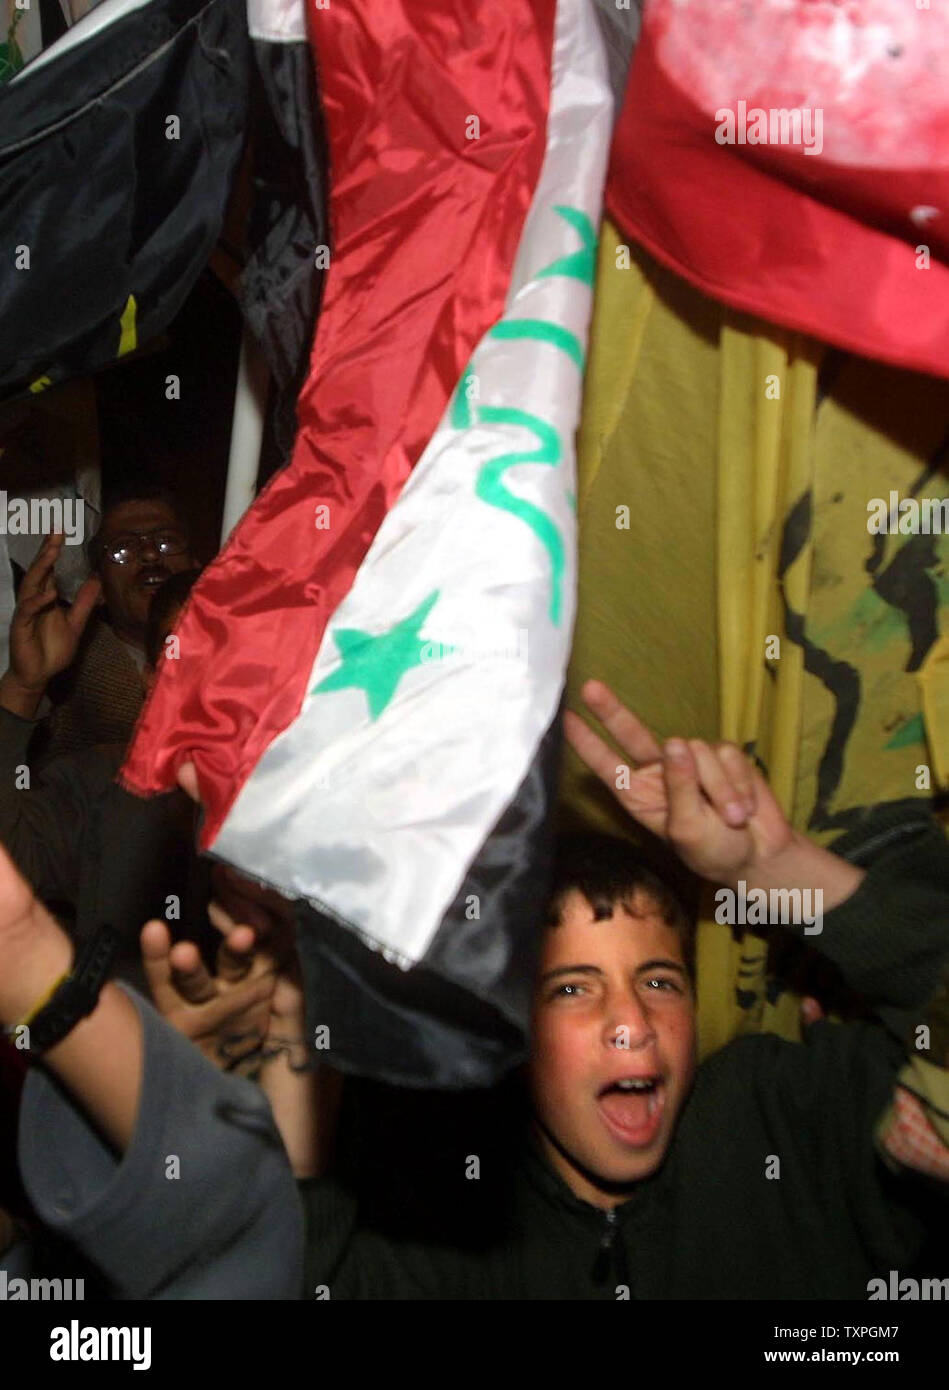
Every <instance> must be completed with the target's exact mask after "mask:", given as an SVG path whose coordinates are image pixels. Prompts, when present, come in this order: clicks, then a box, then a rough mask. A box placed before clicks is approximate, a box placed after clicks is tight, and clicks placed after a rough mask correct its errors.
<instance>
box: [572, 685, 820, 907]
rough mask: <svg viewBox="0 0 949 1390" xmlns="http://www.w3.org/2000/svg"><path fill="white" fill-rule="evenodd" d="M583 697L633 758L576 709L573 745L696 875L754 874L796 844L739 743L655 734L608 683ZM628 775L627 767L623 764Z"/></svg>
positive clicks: (728, 877) (729, 877) (722, 879)
mask: <svg viewBox="0 0 949 1390" xmlns="http://www.w3.org/2000/svg"><path fill="white" fill-rule="evenodd" d="M581 695H582V697H583V701H584V703H585V704H586V706H587V708H588V709H589V710H590V711H591V713H593V714H594V715H596V717H597V718H598V719H599V720H600V722H601V723H602V724H603V725H604V727H605V728H606V729H607V731H608V733H609V734H610V735H611V736H612V737H613V738H614V739H615V740H616V742H617V743H618V744H619V746H620V748H621V749H622V750H623V752H624V753H625V754H627V755H628V763H627V762H624V761H623V760H622V759H620V758H618V757H617V755H616V753H615V751H614V750H613V749H612V748H611V747H610V746H609V744H607V743H606V742H605V741H604V740H603V739H602V738H600V736H599V735H598V734H596V733H594V731H593V730H592V729H591V728H590V726H589V725H588V724H586V723H585V722H584V720H582V719H581V718H580V717H579V716H578V715H576V714H573V713H572V712H570V711H568V712H567V714H566V715H565V717H564V726H565V731H566V735H567V739H568V742H569V743H570V745H571V747H572V748H573V749H574V750H575V752H576V753H577V754H578V756H579V757H580V758H582V759H583V761H584V762H585V763H586V764H587V766H588V767H589V768H590V769H591V770H592V771H593V772H595V773H596V774H597V776H598V777H599V778H600V780H601V781H602V782H603V783H604V785H605V786H607V787H609V789H610V791H611V792H612V793H613V795H614V796H615V797H616V799H617V800H618V801H619V803H620V805H621V806H622V807H623V808H624V810H626V811H627V812H628V813H629V814H630V815H631V816H632V817H633V819H634V820H636V821H638V822H639V824H640V825H642V826H645V828H646V829H647V830H650V831H651V832H652V833H653V834H654V835H657V836H659V837H660V838H661V839H663V840H665V841H666V842H667V843H669V844H670V845H671V846H672V847H673V849H675V851H676V853H677V854H678V855H679V857H680V858H681V859H682V860H683V862H684V863H685V864H687V865H688V867H689V868H690V869H692V870H693V871H694V872H695V873H697V874H700V875H701V876H702V877H703V878H707V879H710V880H712V881H713V882H715V883H726V884H727V883H731V882H733V881H737V879H738V878H741V877H743V876H744V877H747V876H751V875H752V874H753V873H754V870H755V866H756V865H759V864H761V865H763V864H765V863H770V862H772V861H773V860H774V858H775V856H777V855H778V854H780V853H781V852H782V851H784V850H785V849H787V848H789V847H790V846H791V844H792V843H793V841H794V838H795V837H794V831H793V830H792V828H791V826H790V824H789V823H788V820H787V818H786V816H785V815H784V812H783V811H782V810H781V807H780V806H779V804H778V802H777V800H776V799H775V797H774V795H773V793H772V792H771V789H770V788H769V786H768V784H767V782H766V781H765V780H764V778H763V777H762V776H761V773H760V772H759V771H758V769H757V768H756V767H755V766H754V764H753V763H752V762H751V760H750V759H749V758H747V757H746V756H745V754H744V753H743V752H742V751H741V749H740V748H738V747H736V746H735V745H734V744H731V743H719V744H715V745H711V744H708V743H704V742H703V741H702V740H701V739H690V740H685V739H681V738H674V739H668V740H667V741H666V743H665V744H664V745H662V746H660V744H659V742H658V740H657V739H656V737H655V735H654V734H653V733H652V732H651V731H650V730H649V729H648V728H647V727H646V726H645V724H643V723H642V722H641V720H639V719H638V718H637V717H636V715H635V714H633V712H632V710H630V709H627V707H626V706H625V705H623V704H622V703H621V702H620V700H619V699H618V698H617V697H616V695H614V693H613V691H612V690H610V688H609V687H608V686H606V685H604V684H603V683H602V682H601V681H587V683H586V684H585V685H584V687H583V689H582V691H581ZM624 768H625V769H626V772H625V773H624V772H623V769H624Z"/></svg>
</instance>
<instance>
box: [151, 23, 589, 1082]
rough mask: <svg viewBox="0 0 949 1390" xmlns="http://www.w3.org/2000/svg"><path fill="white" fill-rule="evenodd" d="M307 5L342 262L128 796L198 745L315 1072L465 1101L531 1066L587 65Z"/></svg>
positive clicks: (553, 31)
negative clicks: (281, 950)
mask: <svg viewBox="0 0 949 1390" xmlns="http://www.w3.org/2000/svg"><path fill="white" fill-rule="evenodd" d="M309 17H310V21H311V24H312V36H313V39H314V41H315V46H316V53H317V58H318V62H319V71H320V79H321V93H322V97H323V101H324V111H325V116H326V121H327V129H328V137H329V151H330V167H331V170H332V178H331V192H330V220H331V226H332V228H333V231H334V244H333V248H332V258H331V265H330V271H329V276H328V281H327V286H326V293H325V300H324V306H323V310H322V313H321V317H320V320H319V324H318V329H317V335H316V342H315V346H314V352H313V357H312V361H311V371H310V375H309V378H308V380H307V383H306V385H305V387H304V390H303V392H302V394H301V397H300V401H299V404H298V415H299V419H300V430H299V433H298V436H297V441H296V447H295V452H294V457H293V460H292V462H291V464H290V465H289V466H288V468H287V469H285V470H284V471H283V472H282V473H281V474H279V475H278V476H277V477H276V478H275V479H274V480H273V481H272V483H271V484H270V485H269V487H268V488H267V489H266V490H265V492H264V493H263V494H262V495H261V497H260V498H259V499H258V500H257V502H256V503H255V504H254V506H253V507H252V508H251V510H250V512H249V513H248V515H247V516H246V517H245V519H244V520H243V521H242V522H241V524H240V525H239V527H238V528H237V529H236V531H235V533H234V535H233V536H232V538H231V540H230V542H229V544H228V546H227V548H226V549H225V551H224V552H223V554H222V556H221V557H219V559H218V560H217V561H216V562H215V563H214V565H212V566H211V567H210V569H209V570H208V572H207V573H206V575H205V576H204V577H203V578H202V580H201V582H200V584H199V585H198V587H197V589H196V590H195V593H194V595H193V596H192V600H191V603H190V605H189V608H188V610H187V612H186V614H185V617H184V620H183V623H182V625H181V627H180V629H179V636H180V659H179V660H178V661H175V662H168V663H167V665H166V669H165V670H164V671H163V673H162V676H161V679H160V681H159V683H158V685H157V687H156V690H155V692H154V694H153V696H152V699H151V701H150V703H149V705H148V707H147V709H146V712H145V715H144V718H143V722H142V724H141V726H140V730H139V734H138V737H137V739H136V742H135V744H134V746H133V748H132V750H131V754H130V757H129V759H128V761H127V764H126V767H125V777H126V780H127V782H128V784H129V785H131V786H132V787H133V788H137V789H139V790H142V791H154V790H158V789H160V788H161V787H164V786H167V785H168V784H169V783H170V781H171V779H172V778H173V776H174V772H175V769H176V768H177V766H178V765H179V764H180V763H181V762H182V761H184V760H185V759H191V760H192V761H193V762H194V763H195V765H196V768H197V772H198V778H199V784H200V786H201V789H202V795H203V799H204V800H205V805H206V819H205V825H204V832H203V844H204V846H205V848H207V849H208V850H209V851H210V852H211V853H213V854H215V855H217V856H219V857H221V858H223V859H225V860H227V861H228V862H230V863H232V864H234V865H236V866H237V867H239V868H241V869H242V870H244V871H245V872H247V873H249V874H251V875H252V876H253V877H255V878H257V879H258V880H260V881H262V882H266V883H268V884H271V885H273V886H275V887H277V888H279V889H280V890H281V891H282V892H284V893H285V894H287V895H288V896H292V897H294V898H295V899H298V900H300V901H301V903H302V904H303V905H304V906H303V908H302V913H301V927H302V929H301V934H300V946H301V952H302V955H303V960H304V968H305V970H306V973H307V982H308V1003H309V1007H310V1011H311V1018H312V1021H314V1022H315V1023H317V1024H321V1023H322V1024H327V1025H329V1026H330V1033H331V1037H332V1042H331V1049H332V1051H331V1054H329V1060H331V1061H332V1062H333V1063H334V1065H339V1066H342V1067H344V1068H345V1067H349V1068H352V1069H356V1070H361V1071H364V1072H369V1073H371V1074H373V1075H377V1076H386V1077H387V1078H389V1079H395V1080H401V1081H405V1082H408V1083H415V1084H430V1083H432V1082H435V1083H437V1084H443V1085H466V1084H485V1083H486V1082H488V1081H490V1080H492V1079H494V1078H495V1077H496V1076H497V1075H499V1074H500V1072H501V1071H503V1070H504V1069H505V1067H507V1066H510V1065H511V1064H512V1062H514V1061H515V1060H517V1059H518V1058H519V1057H520V1056H521V1055H522V1053H523V1049H524V1039H525V1030H526V1024H527V1014H528V1007H529V995H530V985H531V970H532V964H533V938H534V936H535V935H536V928H537V922H538V913H539V910H540V907H541V902H540V898H541V894H542V891H543V880H544V873H545V867H546V866H545V857H544V856H545V843H546V826H547V812H548V808H549V805H550V799H551V796H552V786H553V775H554V769H555V761H556V748H557V737H556V733H555V731H554V729H553V726H554V725H555V722H556V720H557V716H558V710H559V705H560V699H561V694H562V688H563V682H564V672H565V668H566V661H567V656H568V653H569V647H570V640H571V632H572V622H573V613H574V588H575V570H576V559H575V551H576V537H575V530H576V524H575V497H574V491H575V481H574V444H573V435H574V431H575V428H576V425H577V420H578V416H579V408H580V396H581V387H582V379H583V368H584V360H585V347H586V337H587V328H588V323H589V318H590V313H591V308H592V289H593V274H594V264H595V246H596V228H597V225H598V221H599V216H600V207H601V197H602V185H603V179H604V174H605V165H606V156H607V147H608V142H609V136H610V128H611V98H610V94H609V87H608V81H607V75H606V65H605V59H604V55H603V51H602V45H601V41H600V38H599V34H598V31H597V28H596V23H595V20H594V17H593V12H592V9H591V7H590V5H589V3H588V0H560V3H559V4H557V5H554V4H553V3H542V0H519V3H517V4H511V3H509V0H506V3H503V4H501V3H493V2H492V0H488V2H487V3H484V4H482V5H480V6H478V7H477V9H476V11H475V12H474V13H471V11H470V7H469V6H467V5H463V4H461V3H458V4H455V5H450V6H447V7H446V8H445V9H444V10H443V11H442V12H440V13H439V15H438V17H437V22H436V17H435V16H433V15H432V14H431V12H430V10H429V8H428V7H427V5H425V4H424V3H421V0H417V2H416V3H407V4H405V5H403V6H400V7H399V8H398V11H397V12H395V11H393V9H392V7H390V6H389V5H387V4H385V3H384V0H374V3H370V4H369V5H366V4H365V3H361V4H359V5H358V6H357V5H355V4H353V5H350V4H348V3H334V5H333V9H332V20H331V21H330V20H329V19H328V18H327V17H326V16H325V14H324V13H323V12H322V11H320V10H318V9H316V8H314V9H312V10H311V11H310V16H309ZM344 59H345V61H344ZM330 982H332V983H330Z"/></svg>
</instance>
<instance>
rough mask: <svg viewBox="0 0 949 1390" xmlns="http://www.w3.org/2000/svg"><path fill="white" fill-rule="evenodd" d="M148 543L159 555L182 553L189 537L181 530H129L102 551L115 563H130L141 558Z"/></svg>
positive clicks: (186, 547)
mask: <svg viewBox="0 0 949 1390" xmlns="http://www.w3.org/2000/svg"><path fill="white" fill-rule="evenodd" d="M146 543H147V544H149V545H150V546H153V547H154V549H155V550H157V551H158V554H159V555H181V554H182V553H183V552H184V551H185V550H187V549H188V538H187V536H184V535H182V533H181V532H180V531H129V532H127V533H126V534H125V535H122V536H117V537H116V538H115V540H114V541H112V542H110V544H109V545H106V546H103V549H102V553H103V555H105V556H106V558H107V559H109V560H111V561H112V563H113V565H130V564H132V562H133V561H134V560H140V559H141V557H142V551H143V550H144V549H145V546H146Z"/></svg>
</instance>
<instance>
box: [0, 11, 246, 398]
mask: <svg viewBox="0 0 949 1390" xmlns="http://www.w3.org/2000/svg"><path fill="white" fill-rule="evenodd" d="M248 74H249V45H248V40H247V20H246V15H245V11H244V0H147V2H146V3H130V0H103V3H102V4H101V5H99V6H98V7H97V8H96V9H94V10H93V11H92V12H91V13H89V14H88V15H86V16H85V18H84V19H81V20H80V21H79V22H78V23H77V24H75V25H74V26H73V27H72V28H71V29H70V30H69V31H68V33H66V34H65V35H64V36H63V37H62V38H61V39H60V40H59V41H58V42H57V43H56V44H54V45H53V46H52V47H51V48H50V49H48V50H47V51H46V52H44V53H42V54H41V55H40V56H39V57H38V58H36V59H35V60H34V62H32V63H30V64H29V65H28V66H27V67H25V68H24V69H23V71H22V72H20V73H19V74H18V75H17V76H16V77H15V78H14V79H13V80H12V81H10V82H9V83H7V84H6V85H5V86H4V87H3V88H2V89H0V244H2V246H3V247H4V255H3V269H2V271H0V398H2V397H6V396H16V395H25V394H26V393H27V392H32V393H36V392H38V391H41V390H43V389H45V388H46V387H48V386H50V385H54V384H56V383H57V382H59V381H62V380H65V379H66V378H67V377H69V376H72V375H75V374H78V373H88V372H93V371H96V370H97V369H99V368H100V367H103V366H106V365H108V364H110V363H112V362H114V361H115V360H116V358H118V357H120V356H123V355H125V354H126V353H128V352H130V351H132V350H133V349H134V348H135V347H137V346H138V344H139V343H141V342H145V341H147V340H148V339H149V338H153V337H155V336H156V335H157V334H158V333H160V332H161V331H162V330H163V329H164V328H166V327H167V325H168V324H169V323H170V322H171V320H172V319H173V318H174V316H175V314H176V313H177V312H178V310H179V309H180V308H181V305H182V304H183V303H184V300H185V298H186V296H187V294H188V292H189V291H190V290H191V288H192V286H193V285H194V283H195V281H196V280H197V278H198V276H199V275H200V274H201V271H202V270H203V269H204V267H205V266H206V264H207V262H208V258H209V256H210V254H211V252H212V250H213V248H214V244H215V242H216V240H217V238H218V235H219V233H220V230H221V224H222V222H223V218H224V211H225V207H226V204H227V199H228V195H229V193H230V188H231V181H232V177H233V174H234V170H235V168H236V165H237V161H238V159H239V157H240V152H241V149H242V147H243V141H244V127H245V118H246V110H247V91H248Z"/></svg>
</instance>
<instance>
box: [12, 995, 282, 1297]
mask: <svg viewBox="0 0 949 1390" xmlns="http://www.w3.org/2000/svg"><path fill="white" fill-rule="evenodd" d="M122 988H125V991H126V993H127V994H128V995H129V997H130V998H131V999H132V1001H133V1003H134V1004H135V1006H136V1008H137V1009H138V1011H139V1014H140V1016H141V1019H142V1024H143V1028H144V1077H143V1084H142V1099H141V1105H140V1108H139V1114H138V1120H137V1123H136V1127H135V1133H134V1135H133V1137H132V1142H131V1144H130V1146H129V1148H128V1150H127V1151H126V1153H125V1154H124V1156H122V1157H121V1158H118V1157H116V1155H115V1153H114V1151H113V1150H112V1149H111V1148H110V1147H109V1146H108V1145H107V1144H106V1143H105V1142H104V1141H103V1139H102V1138H101V1137H100V1136H99V1135H98V1133H97V1132H96V1130H95V1129H94V1128H93V1127H92V1125H91V1123H90V1122H89V1121H88V1120H87V1119H86V1118H85V1116H84V1114H83V1112H82V1111H81V1109H80V1108H79V1106H78V1104H77V1103H76V1102H75V1101H73V1100H72V1099H71V1098H70V1096H69V1095H68V1094H67V1093H66V1092H65V1091H64V1090H63V1089H62V1088H61V1087H60V1086H59V1085H58V1084H57V1082H56V1081H54V1080H53V1079H52V1078H51V1077H50V1076H49V1075H48V1074H47V1073H45V1072H44V1071H43V1070H42V1069H41V1068H39V1067H36V1068H34V1069H33V1070H32V1071H31V1073H30V1075H29V1076H28V1078H27V1082H26V1086H25V1088H24V1092H23V1100H22V1107H21V1113H20V1135H19V1161H20V1169H21V1173H22V1176H23V1181H24V1185H25V1187H26V1190H27V1193H28V1195H29V1198H30V1200H31V1202H32V1203H33V1205H34V1207H35V1209H36V1212H37V1215H38V1216H39V1217H40V1219H41V1220H42V1221H43V1222H45V1223H46V1225H48V1226H49V1227H50V1228H52V1229H53V1230H54V1231H56V1232H57V1233H58V1234H60V1235H62V1236H65V1237H66V1238H67V1239H69V1240H70V1241H71V1242H73V1243H74V1244H75V1245H76V1246H77V1247H78V1248H79V1249H80V1250H81V1251H82V1253H83V1254H84V1255H85V1256H86V1257H87V1258H88V1259H89V1260H91V1262H92V1263H93V1264H94V1265H96V1266H97V1267H98V1268H99V1269H100V1270H101V1271H102V1273H103V1274H104V1275H105V1277H106V1279H107V1280H108V1281H109V1282H110V1284H111V1285H112V1287H113V1291H114V1293H115V1295H116V1296H117V1297H120V1298H138V1299H143V1298H157V1299H202V1298H221V1299H280V1298H299V1297H300V1293H301V1289H302V1269H303V1216H302V1208H301V1203H300V1199H299V1197H298V1194H297V1188H296V1183H295V1181H294V1178H293V1174H292V1172H291V1169H290V1164H289V1161H288V1159H287V1156H286V1154H285V1152H284V1149H283V1145H282V1144H281V1142H280V1138H279V1136H278V1134H277V1132H276V1130H275V1128H274V1123H273V1118H272V1115H271V1112H270V1106H269V1103H268V1101H267V1099H266V1097H265V1096H264V1094H263V1092H262V1091H261V1090H260V1089H259V1088H258V1087H257V1086H255V1085H254V1084H253V1083H252V1082H250V1081H245V1080H243V1079H241V1078H240V1077H236V1076H226V1075H225V1074H224V1073H222V1072H219V1071H218V1070H217V1069H216V1068H215V1067H213V1066H212V1065H211V1063H210V1062H208V1061H207V1060H206V1058H204V1057H203V1056H202V1055H201V1053H200V1052H199V1051H198V1050H197V1048H195V1047H194V1046H193V1045H192V1044H191V1043H190V1042H189V1041H188V1040H187V1039H186V1038H185V1037H183V1036H182V1035H181V1034H179V1033H177V1032H176V1031H175V1030H174V1029H173V1028H172V1027H171V1026H170V1025H169V1024H167V1023H165V1021H164V1020H163V1019H162V1018H161V1017H160V1016H159V1015H158V1014H157V1013H156V1012H155V1010H154V1009H153V1008H152V1007H151V1005H149V1004H147V1003H146V1002H145V1000H144V999H142V998H141V997H140V996H139V995H137V994H136V993H135V991H134V990H132V989H129V988H127V987H125V986H122Z"/></svg>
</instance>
